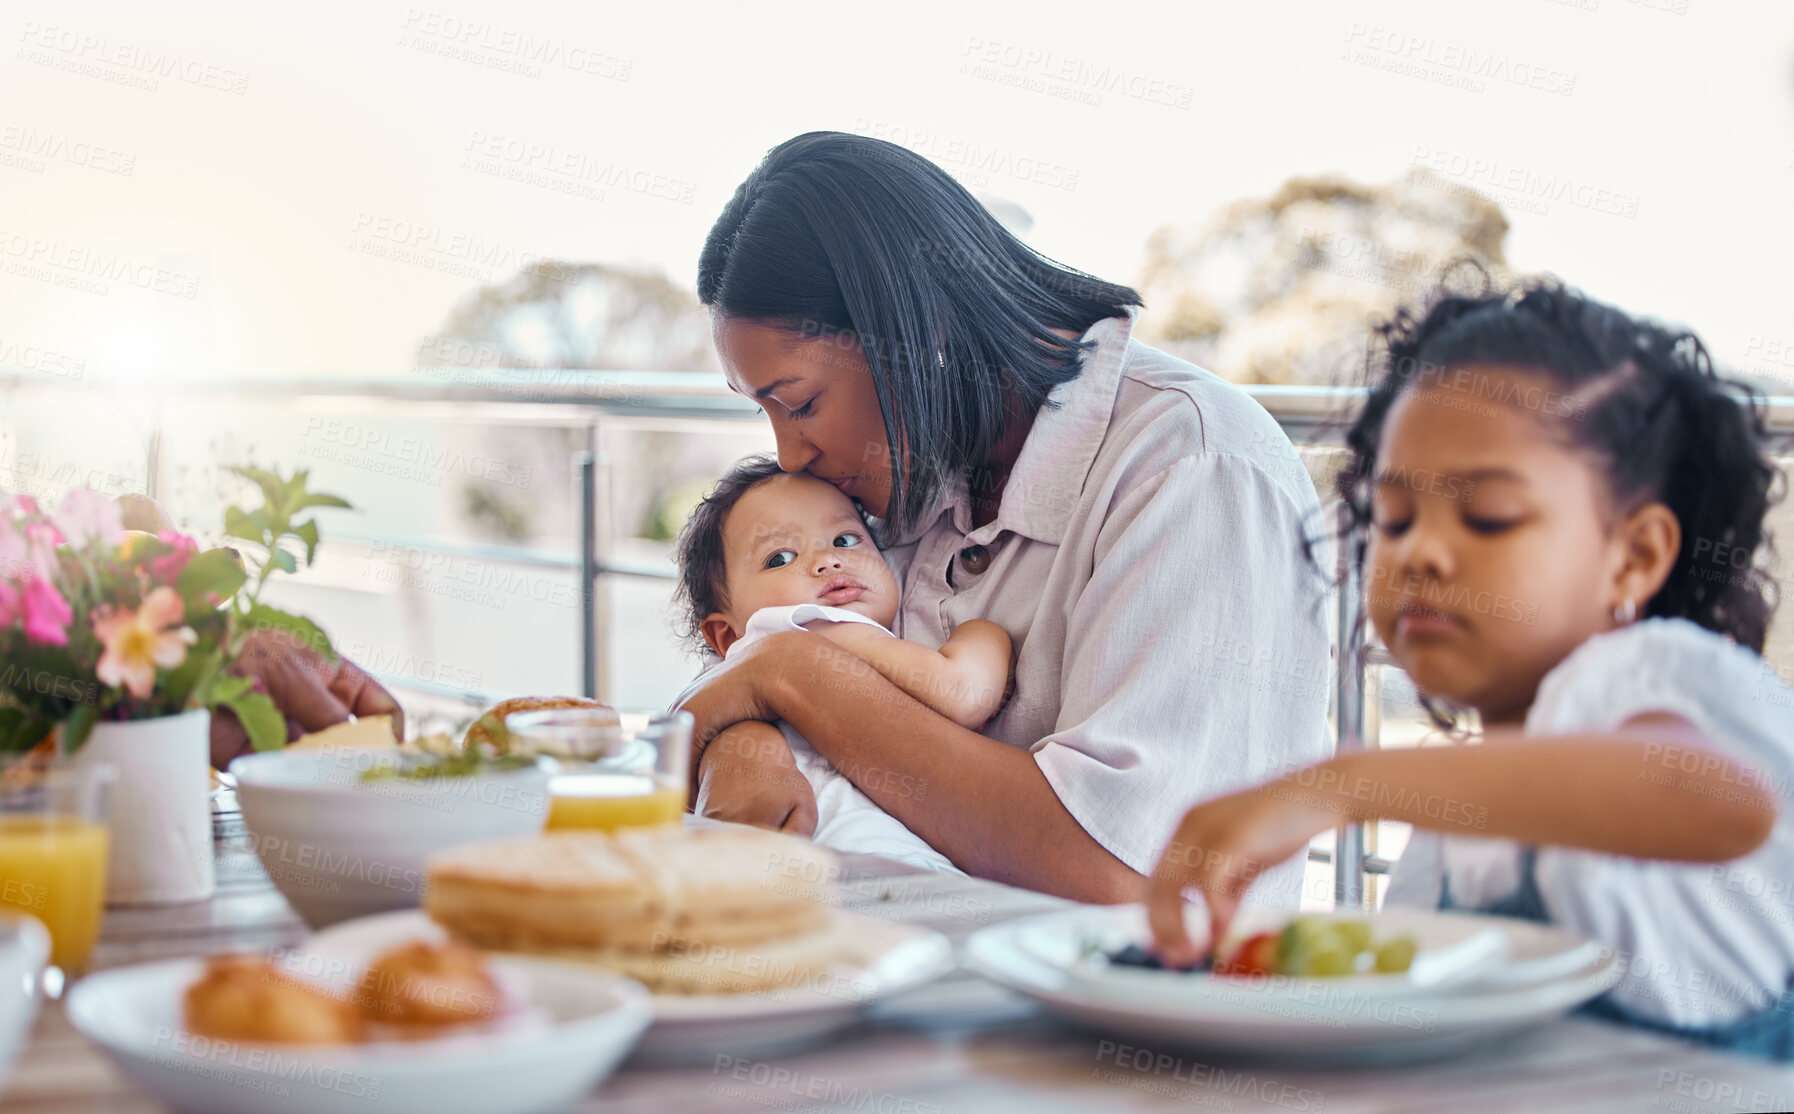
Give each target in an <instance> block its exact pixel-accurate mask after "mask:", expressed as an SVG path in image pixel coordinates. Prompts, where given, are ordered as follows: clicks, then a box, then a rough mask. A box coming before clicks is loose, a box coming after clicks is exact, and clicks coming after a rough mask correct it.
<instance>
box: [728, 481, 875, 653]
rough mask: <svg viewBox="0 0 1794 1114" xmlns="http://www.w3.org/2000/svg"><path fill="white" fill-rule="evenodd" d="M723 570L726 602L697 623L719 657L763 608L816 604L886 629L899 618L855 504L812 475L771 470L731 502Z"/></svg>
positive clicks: (873, 547) (873, 546) (870, 540)
mask: <svg viewBox="0 0 1794 1114" xmlns="http://www.w3.org/2000/svg"><path fill="white" fill-rule="evenodd" d="M723 572H724V574H725V577H726V580H725V584H726V585H727V587H728V600H729V606H728V607H727V608H726V609H725V610H722V611H717V612H713V613H712V614H710V615H709V616H707V617H705V619H704V621H703V623H702V624H701V629H702V631H703V633H704V640H705V641H706V642H708V643H709V644H710V648H711V649H712V650H715V651H716V652H717V654H718V655H719V656H727V654H728V652H729V647H730V645H732V644H733V643H734V641H735V640H736V639H737V638H739V637H741V635H742V633H743V632H744V631H745V630H746V629H747V621H748V619H749V618H750V617H751V616H752V615H753V614H754V612H756V611H758V610H760V609H761V608H763V607H789V606H792V605H793V604H800V603H816V604H822V605H823V606H826V607H840V608H844V609H846V610H848V611H854V612H858V613H859V614H861V615H864V616H866V617H867V618H868V619H871V620H873V621H874V622H876V623H879V624H880V625H882V626H885V627H889V626H890V625H891V623H892V621H893V620H895V619H896V617H897V595H898V593H897V578H896V577H895V576H893V575H892V574H891V567H890V566H889V565H887V564H885V559H884V555H883V554H881V553H879V551H878V547H877V546H875V545H873V544H872V539H871V538H870V537H869V536H868V535H867V533H866V525H865V523H863V522H861V521H860V516H859V514H858V513H857V512H856V511H855V510H854V509H853V503H852V502H850V501H849V500H848V499H847V497H846V496H844V495H842V494H841V493H840V492H839V491H837V490H835V489H834V488H832V487H830V486H829V485H828V484H825V483H823V482H822V481H820V480H817V479H815V478H813V477H811V476H806V475H787V476H774V477H773V478H772V479H770V480H767V481H765V482H764V483H759V484H755V485H754V487H753V488H751V489H750V490H749V491H748V493H747V494H745V495H743V496H742V497H741V499H740V500H739V501H737V502H736V504H735V506H734V507H733V508H731V509H730V511H729V517H728V518H727V519H726V520H725V521H724V522H723Z"/></svg>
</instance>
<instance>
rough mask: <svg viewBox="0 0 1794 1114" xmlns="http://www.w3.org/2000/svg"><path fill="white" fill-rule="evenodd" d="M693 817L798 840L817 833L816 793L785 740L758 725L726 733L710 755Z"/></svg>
mask: <svg viewBox="0 0 1794 1114" xmlns="http://www.w3.org/2000/svg"><path fill="white" fill-rule="evenodd" d="M693 811H695V812H696V813H697V814H698V815H699V816H708V817H711V818H713V819H716V820H728V821H732V822H734V823H737V824H752V825H753V826H754V827H756V828H769V829H771V830H773V831H776V832H790V833H791V834H793V835H801V836H809V835H813V834H815V832H816V794H815V792H814V791H813V790H811V788H810V783H809V782H808V781H806V780H805V779H804V775H803V774H801V773H799V772H798V769H797V762H796V760H795V759H793V758H792V757H791V748H790V747H789V746H787V745H786V743H785V737H784V735H782V734H780V732H779V729H778V728H776V727H774V726H773V725H772V724H770V723H763V722H761V721H759V720H751V721H748V722H746V723H738V724H736V725H734V726H733V727H729V728H726V729H724V730H723V731H721V732H719V733H718V734H717V736H716V738H715V739H713V740H712V741H711V743H710V746H709V747H707V748H706V749H705V751H704V757H703V759H702V760H701V761H700V763H699V765H698V792H697V803H696V804H695V805H694V806H693Z"/></svg>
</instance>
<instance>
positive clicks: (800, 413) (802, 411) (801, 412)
mask: <svg viewBox="0 0 1794 1114" xmlns="http://www.w3.org/2000/svg"><path fill="white" fill-rule="evenodd" d="M818 397H819V396H817V395H811V396H810V401H808V402H806V403H804V404H803V405H802V406H799V407H798V408H797V409H795V410H793V411H791V416H792V417H793V418H807V417H809V416H810V415H811V414H813V413H815V411H816V399H817V398H818Z"/></svg>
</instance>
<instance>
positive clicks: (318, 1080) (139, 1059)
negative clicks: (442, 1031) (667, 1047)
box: [67, 956, 649, 1114]
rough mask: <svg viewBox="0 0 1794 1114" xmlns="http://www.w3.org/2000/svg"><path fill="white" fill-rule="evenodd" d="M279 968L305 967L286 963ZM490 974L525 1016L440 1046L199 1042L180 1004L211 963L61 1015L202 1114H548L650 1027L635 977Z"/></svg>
mask: <svg viewBox="0 0 1794 1114" xmlns="http://www.w3.org/2000/svg"><path fill="white" fill-rule="evenodd" d="M282 966H283V969H284V968H287V967H289V966H291V967H292V969H294V970H295V971H303V970H307V969H309V967H310V964H309V963H308V962H306V960H305V958H304V957H300V956H289V957H287V959H286V961H284V962H283V964H282ZM492 967H493V971H494V974H495V975H496V976H497V977H498V978H499V979H500V981H501V982H502V983H503V984H504V985H506V986H507V987H515V988H517V989H518V990H519V991H521V995H522V996H523V997H524V1000H525V1002H527V1004H528V1006H529V1007H531V1008H529V1009H527V1010H526V1011H525V1014H524V1016H521V1017H518V1018H515V1019H513V1020H512V1021H511V1022H510V1023H508V1024H505V1025H502V1026H501V1027H499V1028H498V1029H497V1030H496V1031H493V1032H488V1033H483V1034H479V1035H461V1036H455V1037H448V1038H444V1039H441V1040H432V1041H406V1042H387V1043H380V1044H362V1045H335V1046H318V1045H312V1046H304V1045H250V1044H237V1043H231V1042H222V1041H208V1040H206V1039H205V1038H203V1037H195V1036H192V1035H191V1034H188V1033H186V1032H184V1031H183V1030H182V1028H181V999H182V995H183V994H184V993H185V992H186V989H187V987H188V986H190V985H192V983H193V982H194V981H195V980H196V979H198V978H199V977H200V974H201V973H202V971H203V970H204V968H205V961H204V960H203V959H177V960H168V961H164V962H160V963H145V964H140V965H137V966H134V967H119V968H114V969H112V970H109V971H101V972H99V973H97V974H93V975H89V976H87V977H86V978H84V979H82V980H80V981H79V982H77V983H76V984H75V985H74V988H73V989H72V990H71V991H70V992H69V995H68V1006H67V1009H68V1017H69V1020H70V1021H71V1022H72V1023H73V1024H74V1026H75V1028H77V1029H79V1030H80V1031H81V1033H82V1035H83V1036H85V1037H86V1038H87V1039H88V1040H90V1041H92V1042H94V1043H95V1044H96V1045H98V1046H99V1047H100V1049H101V1050H102V1051H104V1052H105V1053H106V1055H107V1056H109V1057H110V1058H111V1059H112V1060H113V1062H114V1063H116V1064H117V1065H118V1066H119V1067H120V1068H121V1069H123V1071H124V1073H125V1074H126V1075H127V1076H129V1077H130V1078H131V1079H132V1080H134V1081H135V1082H137V1083H139V1084H141V1085H142V1086H143V1087H145V1088H147V1089H148V1090H150V1091H151V1092H153V1093H154V1094H155V1095H156V1096H157V1097H158V1098H160V1099H162V1100H163V1101H164V1102H166V1103H168V1104H169V1105H170V1106H172V1107H173V1108H175V1109H177V1110H183V1111H195V1112H200V1114H242V1112H243V1111H247V1110H254V1111H258V1112H261V1114H336V1112H338V1111H341V1112H356V1114H367V1112H368V1111H369V1110H395V1111H398V1110H403V1111H411V1110H416V1111H425V1110H427V1111H431V1112H433V1114H463V1112H464V1114H548V1112H550V1111H560V1110H565V1109H566V1108H567V1107H568V1106H570V1105H572V1104H573V1103H574V1102H576V1101H578V1099H579V1097H580V1096H581V1095H584V1094H585V1093H586V1092H588V1091H590V1090H591V1089H592V1088H593V1087H594V1086H596V1085H597V1084H598V1082H599V1081H600V1080H602V1079H604V1078H605V1077H606V1076H608V1075H609V1074H610V1073H611V1072H612V1071H613V1070H614V1069H615V1068H616V1066H617V1064H618V1063H620V1062H621V1061H622V1059H623V1057H624V1056H626V1055H628V1053H629V1050H630V1049H631V1048H633V1047H634V1046H635V1043H636V1041H637V1039H638V1038H639V1037H640V1036H641V1034H642V1031H643V1030H644V1029H646V1028H647V1025H648V1021H649V1007H648V994H647V992H646V991H645V990H643V989H642V987H641V984H639V983H637V982H634V981H632V980H629V979H623V978H617V977H615V976H611V975H607V974H604V973H603V972H600V971H570V970H568V969H567V967H565V966H564V965H562V964H554V963H548V962H546V961H542V960H532V959H523V958H513V957H504V958H495V959H494V961H493V964H492ZM347 977H348V976H345V978H347ZM316 981H320V982H333V983H339V984H340V982H341V981H343V980H338V979H328V980H326V979H322V978H320V979H317V980H316Z"/></svg>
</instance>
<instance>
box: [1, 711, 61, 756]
mask: <svg viewBox="0 0 1794 1114" xmlns="http://www.w3.org/2000/svg"><path fill="white" fill-rule="evenodd" d="M49 733H50V721H49V720H48V719H47V718H45V717H44V716H43V715H41V714H39V713H37V712H32V711H27V710H26V709H24V708H0V753H5V754H19V753H22V752H24V751H27V750H30V749H31V748H32V747H34V746H36V745H37V744H39V743H41V742H43V741H44V736H45V735H48V734H49Z"/></svg>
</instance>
